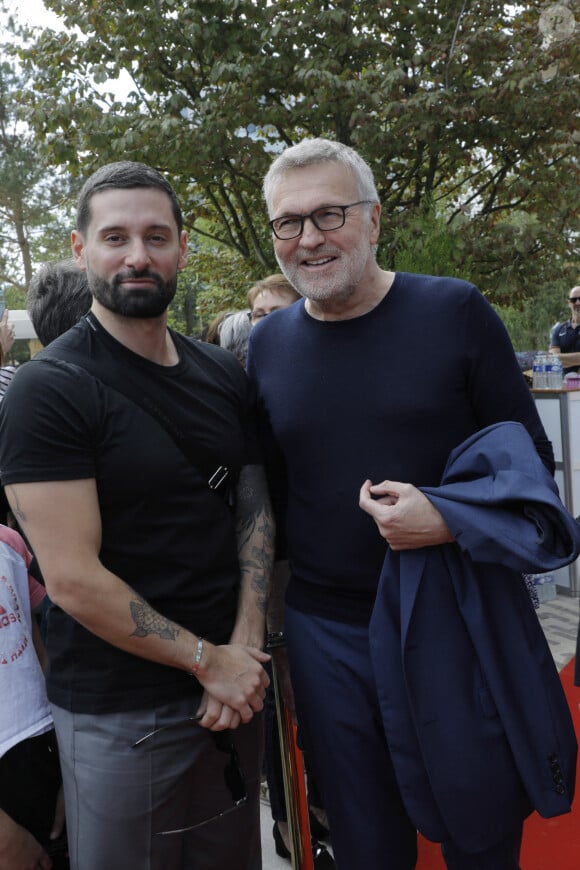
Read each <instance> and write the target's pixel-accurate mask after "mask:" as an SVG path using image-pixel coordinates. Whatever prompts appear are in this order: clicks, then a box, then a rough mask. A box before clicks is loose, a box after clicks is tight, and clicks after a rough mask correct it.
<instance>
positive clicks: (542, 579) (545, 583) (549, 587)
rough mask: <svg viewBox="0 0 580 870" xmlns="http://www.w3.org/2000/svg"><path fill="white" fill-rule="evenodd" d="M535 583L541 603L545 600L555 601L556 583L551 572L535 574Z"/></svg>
mask: <svg viewBox="0 0 580 870" xmlns="http://www.w3.org/2000/svg"><path fill="white" fill-rule="evenodd" d="M534 585H535V587H536V590H537V593H538V598H539V601H540V604H543V603H544V602H545V601H553V600H554V598H556V594H557V593H556V583H555V581H554V578H553V576H552V575H551V574H536V575H535V576H534Z"/></svg>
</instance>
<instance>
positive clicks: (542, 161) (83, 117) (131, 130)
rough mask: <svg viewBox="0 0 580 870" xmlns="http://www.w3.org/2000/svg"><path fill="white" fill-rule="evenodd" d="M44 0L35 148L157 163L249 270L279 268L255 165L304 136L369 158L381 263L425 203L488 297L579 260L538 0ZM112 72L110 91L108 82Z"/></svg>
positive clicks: (85, 166) (35, 51)
mask: <svg viewBox="0 0 580 870" xmlns="http://www.w3.org/2000/svg"><path fill="white" fill-rule="evenodd" d="M575 2H577V0H568V3H569V5H570V8H572V4H573V3H575ZM46 5H47V7H48V8H50V9H52V10H53V11H55V12H56V13H58V14H59V15H60V16H61V17H62V19H63V21H64V23H65V25H66V27H67V32H59V33H55V32H51V31H50V30H47V31H44V32H40V33H38V32H37V33H35V34H30V41H29V43H28V45H27V47H26V48H25V49H24V50H23V52H22V55H21V57H22V62H23V63H24V65H25V67H24V68H25V69H26V71H27V74H28V75H29V76H30V78H31V79H33V80H34V88H28V89H27V90H26V91H25V92H23V93H22V95H21V102H22V103H23V104H24V105H25V106H26V109H27V112H28V117H29V120H30V123H31V124H33V125H34V127H35V129H36V130H37V132H38V134H39V137H40V138H41V139H42V141H43V142H44V143H45V145H46V147H47V148H48V150H49V153H50V155H51V158H52V159H53V160H54V161H55V162H56V163H58V164H63V165H64V166H66V167H67V168H68V169H69V170H70V171H71V172H73V173H79V174H86V173H88V172H90V171H91V170H92V169H94V168H95V167H96V166H97V165H98V164H101V163H103V162H105V161H109V160H116V159H139V160H144V161H146V162H149V163H151V164H152V165H154V166H157V167H158V168H160V169H161V170H163V171H165V172H167V173H168V175H169V176H170V177H171V179H172V181H173V182H174V184H175V186H176V187H177V189H178V191H179V193H180V196H181V198H182V201H183V203H184V206H185V213H186V219H187V223H188V225H189V228H190V229H194V230H195V231H197V233H199V235H200V237H203V238H206V239H208V240H210V241H211V242H212V243H214V244H215V245H218V246H219V247H220V248H221V249H222V250H223V249H226V250H229V251H230V252H231V255H233V256H234V257H235V258H237V259H238V261H239V260H240V258H241V260H242V261H243V262H245V263H247V264H249V266H248V269H247V272H250V273H252V272H253V271H254V270H256V271H258V272H261V273H262V274H266V273H267V272H269V271H274V269H275V262H274V260H273V256H272V246H271V240H270V237H269V233H268V231H267V226H266V216H265V212H264V206H263V203H262V201H261V179H262V177H263V175H264V172H265V171H266V169H267V167H268V165H269V163H270V160H271V159H272V155H273V154H274V153H276V152H277V151H278V150H280V149H281V148H283V147H284V146H285V145H288V144H291V143H294V142H297V141H299V140H300V139H302V138H304V137H305V136H327V137H330V138H336V139H339V140H340V141H343V142H345V143H347V144H350V145H352V146H354V147H355V148H356V149H358V150H359V151H360V152H361V153H362V154H363V155H364V156H365V158H366V159H367V160H368V161H369V163H370V164H371V166H372V168H373V170H374V172H375V177H376V179H377V184H378V188H379V191H380V195H381V200H382V203H383V221H384V229H383V242H382V246H381V253H380V257H381V262H382V263H383V264H384V265H391V266H392V265H393V263H394V262H395V256H396V252H397V249H398V248H400V240H401V232H403V233H404V232H405V231H406V229H407V228H410V231H411V233H412V228H413V226H417V221H421V220H422V219H423V216H424V215H427V216H428V215H430V214H433V213H436V214H437V215H438V216H441V217H442V218H443V219H444V221H445V222H446V223H447V226H448V228H449V233H451V234H453V239H454V241H455V244H454V245H452V246H451V248H450V252H449V257H450V260H452V262H451V263H450V266H453V268H454V269H455V271H457V270H458V269H461V268H463V269H464V270H465V269H469V271H470V277H472V278H473V279H474V280H476V281H478V283H480V285H481V286H483V287H484V288H486V290H487V291H488V292H489V293H490V294H491V295H492V296H496V297H497V299H498V301H500V302H501V301H502V300H503V301H505V299H506V298H509V299H510V303H511V304H516V305H517V304H518V301H521V300H522V299H523V298H524V297H525V296H526V295H529V293H530V288H531V287H533V286H534V284H536V285H537V283H538V281H540V282H549V281H551V280H554V278H555V277H556V276H558V277H559V276H560V275H561V270H562V268H563V267H564V266H565V265H570V263H571V262H572V266H573V267H574V268H578V263H577V261H576V263H573V261H572V256H573V253H574V247H573V245H574V239H575V238H577V234H578V231H579V229H580V228H579V227H578V223H577V221H578V216H577V202H578V162H577V146H578V132H577V129H576V123H577V120H576V119H577V113H578V102H579V91H578V87H577V81H578V72H579V70H578V66H577V54H576V53H575V41H574V38H573V35H572V36H570V34H568V33H562V32H555V31H552V32H548V33H547V32H546V29H545V28H544V29H542V27H541V26H540V25H541V22H542V18H541V16H542V12H543V10H544V9H545V8H546V5H550V4H544V3H542V2H537V0H536V2H529V3H520V4H517V5H514V4H512V3H503V2H497V0H478V2H469V0H429V2H427V0H423V2H416V0H415V2H411V0H409V2H402V3H392V2H381V0H373V2H369V0H366V2H362V0H359V2H355V0H334V2H332V0H321V2H319V3H311V2H307V0H276V2H275V3H272V2H270V0H148V2H144V0H126V2H125V3H123V4H119V3H117V2H116V0H46ZM551 5H553V4H551ZM120 75H123V76H124V77H125V80H127V78H128V79H129V80H130V81H131V86H130V88H129V92H128V94H127V95H125V96H123V97H119V96H118V93H117V94H116V93H115V89H114V88H112V86H111V84H110V83H111V81H112V80H113V81H114V80H116V79H117V78H118V77H119V76H120ZM243 277H244V284H245V286H247V281H246V275H244V276H243Z"/></svg>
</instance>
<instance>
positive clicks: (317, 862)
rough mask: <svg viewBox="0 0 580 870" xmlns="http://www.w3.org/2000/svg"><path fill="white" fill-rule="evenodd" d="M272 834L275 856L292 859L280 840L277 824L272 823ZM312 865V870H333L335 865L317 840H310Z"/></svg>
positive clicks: (288, 850)
mask: <svg viewBox="0 0 580 870" xmlns="http://www.w3.org/2000/svg"><path fill="white" fill-rule="evenodd" d="M272 834H273V835H274V846H275V849H276V854H277V855H279V856H280V858H287V859H290V858H291V857H292V855H291V853H290V849H287V848H286V843H285V842H284V840H283V839H282V834H281V833H280V828H279V827H278V825H277V823H276V822H274V828H273V829H272ZM312 863H313V866H314V870H334V868H335V867H336V864H335V863H334V858H333V857H332V855H331V854H330V852H329V851H328V849H327V848H326V846H324V845H323V844H322V843H319V842H318V840H315V839H314V837H313V838H312Z"/></svg>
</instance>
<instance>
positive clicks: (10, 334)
mask: <svg viewBox="0 0 580 870" xmlns="http://www.w3.org/2000/svg"><path fill="white" fill-rule="evenodd" d="M9 316H10V312H9V311H8V309H7V308H5V309H4V313H3V314H2V318H1V319H0V402H1V401H2V399H3V398H4V393H5V392H6V390H7V389H8V387H9V385H10V382H11V381H12V378H13V377H14V374H15V372H16V367H15V366H10V365H6V360H7V359H8V354H9V353H10V351H11V349H12V345H13V344H14V326H13V324H11V323H8V318H9Z"/></svg>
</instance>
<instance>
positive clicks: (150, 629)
mask: <svg viewBox="0 0 580 870" xmlns="http://www.w3.org/2000/svg"><path fill="white" fill-rule="evenodd" d="M129 607H130V610H131V616H132V617H133V622H134V623H135V626H136V627H135V631H134V632H132V634H131V637H148V636H149V635H150V634H158V635H159V637H160V638H162V639H163V640H175V639H176V637H177V635H178V634H179V627H178V626H177V625H176V624H175V623H174V622H172V621H171V620H170V619H167V618H166V617H165V616H162V615H161V614H160V613H156V611H155V610H153V608H152V607H151V606H150V605H149V604H147V602H146V601H144V600H143V598H135V599H134V600H133V601H131V603H130V605H129Z"/></svg>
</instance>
